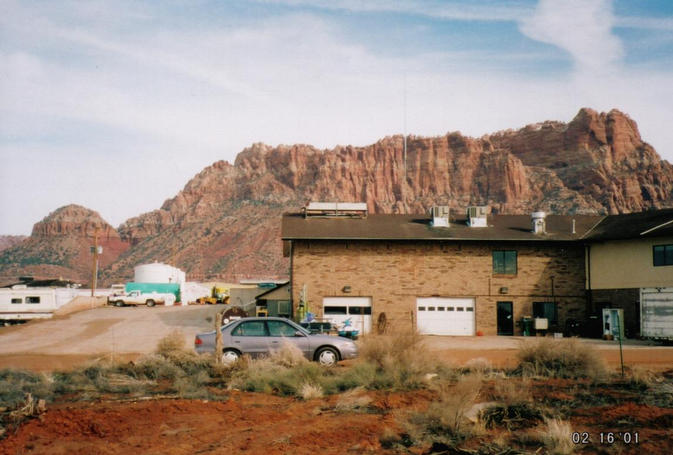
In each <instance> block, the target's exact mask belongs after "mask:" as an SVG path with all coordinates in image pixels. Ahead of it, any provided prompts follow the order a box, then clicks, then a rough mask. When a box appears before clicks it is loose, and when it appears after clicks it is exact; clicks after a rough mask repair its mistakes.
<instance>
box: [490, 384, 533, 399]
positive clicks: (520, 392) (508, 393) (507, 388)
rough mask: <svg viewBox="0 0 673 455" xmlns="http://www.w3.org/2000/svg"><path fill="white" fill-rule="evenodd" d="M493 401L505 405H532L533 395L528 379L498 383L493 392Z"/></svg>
mask: <svg viewBox="0 0 673 455" xmlns="http://www.w3.org/2000/svg"><path fill="white" fill-rule="evenodd" d="M493 399H495V400H496V401H498V402H500V403H503V404H505V405H512V404H520V403H531V402H532V401H533V393H532V390H531V384H530V381H529V380H528V379H521V380H518V381H517V380H515V379H514V378H510V379H508V380H502V381H497V382H496V383H495V387H494V390H493Z"/></svg>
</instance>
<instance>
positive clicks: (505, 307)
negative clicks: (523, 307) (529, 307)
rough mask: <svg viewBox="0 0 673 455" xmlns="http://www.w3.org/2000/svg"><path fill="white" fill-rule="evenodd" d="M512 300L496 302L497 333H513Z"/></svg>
mask: <svg viewBox="0 0 673 455" xmlns="http://www.w3.org/2000/svg"><path fill="white" fill-rule="evenodd" d="M512 306H513V305H512V302H498V335H507V336H512V335H514V315H513V311H512Z"/></svg>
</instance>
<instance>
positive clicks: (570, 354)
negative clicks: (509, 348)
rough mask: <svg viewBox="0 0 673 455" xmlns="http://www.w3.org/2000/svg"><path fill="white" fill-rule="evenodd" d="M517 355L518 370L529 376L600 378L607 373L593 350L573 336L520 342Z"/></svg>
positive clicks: (603, 363) (602, 362) (600, 359)
mask: <svg viewBox="0 0 673 455" xmlns="http://www.w3.org/2000/svg"><path fill="white" fill-rule="evenodd" d="M517 357H518V358H519V366H518V370H519V371H520V372H521V373H522V374H524V375H529V376H545V377H559V378H591V379H600V378H603V377H605V376H606V374H607V369H606V367H605V362H604V361H603V359H602V358H601V357H600V355H599V354H598V353H597V352H596V350H595V349H594V348H592V347H591V346H589V345H586V344H583V343H581V342H580V341H578V340H576V339H567V338H565V339H562V340H554V339H552V338H541V339H539V340H535V341H529V342H523V343H521V346H520V347H519V352H518V354H517Z"/></svg>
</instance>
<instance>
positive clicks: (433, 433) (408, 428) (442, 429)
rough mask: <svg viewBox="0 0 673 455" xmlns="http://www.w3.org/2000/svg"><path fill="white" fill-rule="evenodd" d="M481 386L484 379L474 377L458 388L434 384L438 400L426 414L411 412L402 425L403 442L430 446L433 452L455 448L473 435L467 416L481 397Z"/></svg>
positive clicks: (461, 383) (470, 377)
mask: <svg viewBox="0 0 673 455" xmlns="http://www.w3.org/2000/svg"><path fill="white" fill-rule="evenodd" d="M481 385H482V381H481V379H480V378H479V377H474V376H466V377H464V378H462V379H461V380H460V381H458V383H457V384H455V385H451V384H449V383H447V382H441V383H438V384H435V386H434V387H435V388H436V391H437V395H438V396H437V400H436V401H434V402H432V403H431V404H430V406H429V407H428V409H427V410H426V411H424V412H414V413H411V414H410V415H408V416H407V418H406V419H405V420H403V421H402V422H401V424H402V427H403V428H404V430H405V434H404V435H403V436H402V437H401V439H402V440H406V441H410V442H411V443H412V444H413V445H417V446H424V445H431V446H432V451H440V450H448V449H450V448H453V447H456V446H457V445H458V444H459V443H460V442H462V441H464V440H465V439H467V438H469V437H470V436H472V434H473V433H474V428H473V427H474V425H473V424H472V423H470V422H469V421H467V418H466V413H467V411H468V410H469V409H470V408H471V407H472V406H473V405H474V403H475V400H476V399H477V397H478V396H479V393H480V390H481Z"/></svg>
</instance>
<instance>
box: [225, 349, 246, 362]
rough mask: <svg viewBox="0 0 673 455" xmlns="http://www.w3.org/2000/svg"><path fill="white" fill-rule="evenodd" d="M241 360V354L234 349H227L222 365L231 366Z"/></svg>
mask: <svg viewBox="0 0 673 455" xmlns="http://www.w3.org/2000/svg"><path fill="white" fill-rule="evenodd" d="M240 358H241V353H240V352H238V351H236V350H234V349H225V350H224V351H223V352H222V364H223V365H231V364H233V363H235V362H236V361H238V359H240Z"/></svg>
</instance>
